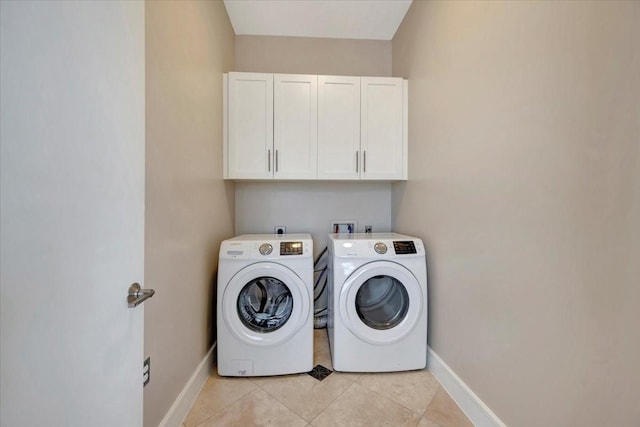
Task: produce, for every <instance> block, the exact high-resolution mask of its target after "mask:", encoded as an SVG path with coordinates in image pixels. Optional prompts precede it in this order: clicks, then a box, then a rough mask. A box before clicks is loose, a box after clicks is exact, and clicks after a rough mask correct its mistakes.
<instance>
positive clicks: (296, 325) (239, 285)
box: [218, 262, 313, 347]
mask: <svg viewBox="0 0 640 427" xmlns="http://www.w3.org/2000/svg"><path fill="white" fill-rule="evenodd" d="M311 292H312V290H311V286H310V284H309V285H307V284H305V282H304V281H303V280H302V279H301V278H300V276H298V275H297V274H296V273H295V272H294V271H293V270H291V269H289V268H287V267H285V266H283V265H281V264H277V263H272V262H258V263H255V264H251V265H249V266H247V267H245V268H243V269H241V270H240V271H238V272H237V273H236V274H235V275H234V276H233V277H232V278H231V279H230V280H229V283H228V284H227V285H226V286H225V288H224V291H223V294H222V298H221V304H220V306H219V307H218V310H220V313H219V315H220V321H222V322H224V323H225V325H226V326H227V328H228V329H229V331H230V332H231V333H232V334H233V335H234V336H235V337H236V338H237V339H238V340H240V341H241V342H243V343H246V344H250V345H256V346H264V347H271V346H276V345H279V344H281V343H283V342H285V341H287V340H288V339H289V338H291V337H292V336H294V335H295V334H296V333H297V332H298V331H299V330H300V328H302V327H303V326H304V325H305V324H307V322H308V320H309V317H310V316H312V313H313V305H312V304H313V295H312V294H311Z"/></svg>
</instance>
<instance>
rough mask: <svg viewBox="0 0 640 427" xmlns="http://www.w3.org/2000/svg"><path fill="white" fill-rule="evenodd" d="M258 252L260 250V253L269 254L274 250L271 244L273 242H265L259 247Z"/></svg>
mask: <svg viewBox="0 0 640 427" xmlns="http://www.w3.org/2000/svg"><path fill="white" fill-rule="evenodd" d="M258 252H260V255H269V254H270V253H271V252H273V246H272V245H271V243H263V244H261V245H260V247H259V248H258Z"/></svg>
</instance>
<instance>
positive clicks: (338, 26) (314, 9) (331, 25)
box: [224, 0, 412, 40]
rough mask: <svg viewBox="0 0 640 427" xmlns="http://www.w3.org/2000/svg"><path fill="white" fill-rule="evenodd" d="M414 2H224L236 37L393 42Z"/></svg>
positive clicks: (249, 0) (376, 0)
mask: <svg viewBox="0 0 640 427" xmlns="http://www.w3.org/2000/svg"><path fill="white" fill-rule="evenodd" d="M411 2H412V0H224V5H225V7H226V8H227V13H228V14H229V19H230V20H231V25H233V30H234V31H235V33H236V35H260V36H289V37H322V38H340V39H366V40H391V39H392V38H393V36H394V34H395V33H396V30H397V29H398V27H399V26H400V23H401V22H402V19H403V18H404V15H405V14H406V13H407V10H408V9H409V6H411Z"/></svg>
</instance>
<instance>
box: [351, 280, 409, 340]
mask: <svg viewBox="0 0 640 427" xmlns="http://www.w3.org/2000/svg"><path fill="white" fill-rule="evenodd" d="M355 306H356V312H357V313H358V316H359V317H360V320H362V321H363V322H364V324H365V325H367V326H369V327H371V328H373V329H378V330H384V329H391V328H393V327H395V326H397V325H398V324H399V323H400V322H402V321H403V320H404V319H405V317H406V316H407V312H408V311H409V294H408V293H407V290H406V289H405V287H404V285H403V284H402V283H401V282H400V281H398V279H396V278H395V277H392V276H387V275H380V276H374V277H371V278H369V279H367V280H365V281H364V283H363V284H362V285H361V286H360V288H359V289H358V292H357V293H356V301H355Z"/></svg>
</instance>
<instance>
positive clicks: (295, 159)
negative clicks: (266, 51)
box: [273, 74, 318, 179]
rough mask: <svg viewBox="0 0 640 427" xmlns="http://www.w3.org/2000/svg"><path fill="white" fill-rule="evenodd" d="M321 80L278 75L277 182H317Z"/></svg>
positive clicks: (276, 105) (276, 122)
mask: <svg viewBox="0 0 640 427" xmlns="http://www.w3.org/2000/svg"><path fill="white" fill-rule="evenodd" d="M317 94H318V77H317V76H305V75H297V74H294V75H287V74H275V75H274V113H273V148H274V156H275V157H274V168H273V170H274V178H276V179H316V178H317V164H318V157H317V156H318V97H317Z"/></svg>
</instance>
